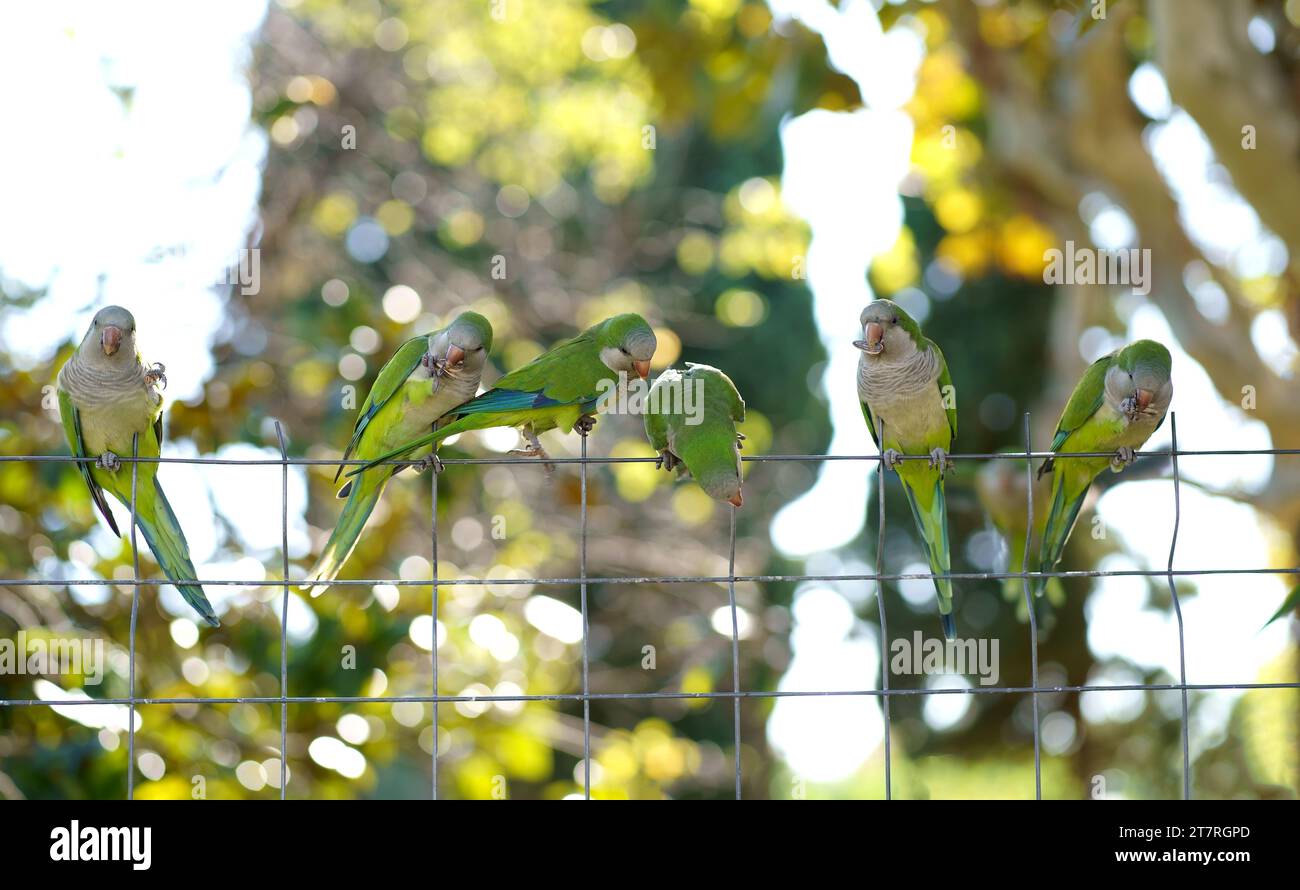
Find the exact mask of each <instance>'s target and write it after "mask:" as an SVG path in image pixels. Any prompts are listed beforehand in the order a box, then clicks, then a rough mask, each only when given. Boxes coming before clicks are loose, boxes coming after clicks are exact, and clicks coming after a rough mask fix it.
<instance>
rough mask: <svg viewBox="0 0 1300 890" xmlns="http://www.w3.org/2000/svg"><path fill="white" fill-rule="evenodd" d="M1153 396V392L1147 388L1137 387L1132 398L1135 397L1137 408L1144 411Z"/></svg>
mask: <svg viewBox="0 0 1300 890" xmlns="http://www.w3.org/2000/svg"><path fill="white" fill-rule="evenodd" d="M1154 396H1155V393H1153V392H1152V391H1151V390H1149V389H1139V390H1138V391H1137V393H1136V394H1135V395H1134V398H1136V399H1137V405H1138V409H1139V410H1141V411H1145V410H1146V409H1147V405H1150V404H1151V399H1152V398H1153V397H1154Z"/></svg>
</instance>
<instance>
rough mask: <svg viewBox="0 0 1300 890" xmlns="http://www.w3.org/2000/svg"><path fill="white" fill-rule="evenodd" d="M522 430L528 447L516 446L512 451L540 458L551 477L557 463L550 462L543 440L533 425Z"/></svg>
mask: <svg viewBox="0 0 1300 890" xmlns="http://www.w3.org/2000/svg"><path fill="white" fill-rule="evenodd" d="M520 432H521V433H522V434H523V437H524V439H526V440H527V442H528V447H527V448H515V449H513V450H511V452H510V453H511V454H517V455H519V456H520V457H535V458H537V459H539V460H540V461H542V469H543V470H545V471H546V478H547V479H550V477H551V474H552V473H554V472H555V464H553V463H551V462H550V460H549V458H550V455H549V454H547V453H546V449H545V448H543V447H542V443H541V440H540V439H538V438H537V433H535V432H533V428H532V427H531V426H526V427H524V428H523V429H522V430H520ZM584 435H585V434H584Z"/></svg>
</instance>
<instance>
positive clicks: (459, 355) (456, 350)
mask: <svg viewBox="0 0 1300 890" xmlns="http://www.w3.org/2000/svg"><path fill="white" fill-rule="evenodd" d="M464 362H465V350H463V349H461V348H460V347H459V346H448V347H447V364H449V365H451V366H452V367H453V368H459V367H460V366H461V365H462V364H464Z"/></svg>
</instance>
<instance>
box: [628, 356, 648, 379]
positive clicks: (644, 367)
mask: <svg viewBox="0 0 1300 890" xmlns="http://www.w3.org/2000/svg"><path fill="white" fill-rule="evenodd" d="M632 367H633V368H636V376H638V377H640V378H641V379H642V380H645V379H646V378H647V377H649V376H650V362H649V360H648V359H647V360H646V361H644V362H632Z"/></svg>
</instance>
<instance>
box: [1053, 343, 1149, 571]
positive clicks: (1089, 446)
mask: <svg viewBox="0 0 1300 890" xmlns="http://www.w3.org/2000/svg"><path fill="white" fill-rule="evenodd" d="M1171 368H1172V360H1171V358H1170V356H1169V350H1168V349H1166V348H1165V347H1164V346H1162V345H1161V344H1159V343H1157V342H1155V341H1154V340H1138V341H1137V342H1135V343H1130V344H1129V345H1128V346H1125V347H1124V348H1123V349H1117V350H1116V351H1114V352H1112V353H1110V354H1109V355H1106V356H1103V357H1101V358H1099V359H1097V361H1095V362H1093V363H1092V364H1091V365H1090V366H1089V367H1088V370H1087V371H1085V372H1084V374H1083V379H1081V380H1080V381H1079V385H1078V386H1076V387H1075V388H1074V393H1073V394H1072V395H1071V396H1070V400H1069V402H1067V403H1066V405H1065V412H1064V413H1063V414H1062V415H1061V420H1060V422H1059V423H1058V424H1057V426H1056V436H1055V437H1054V438H1053V439H1052V448H1051V450H1052V451H1057V452H1065V453H1070V452H1093V451H1096V452H1102V451H1104V452H1113V456H1111V457H1061V458H1048V459H1047V460H1045V461H1043V465H1042V466H1041V467H1040V468H1039V470H1038V476H1039V478H1041V477H1042V476H1043V474H1044V473H1052V474H1053V477H1052V495H1051V498H1050V499H1049V502H1048V503H1049V504H1050V507H1049V509H1048V512H1047V515H1046V516H1045V517H1044V518H1043V520H1042V524H1041V525H1039V529H1040V545H1039V551H1038V565H1037V566H1036V568H1035V569H1034V570H1035V571H1039V572H1050V571H1052V570H1053V569H1054V568H1055V567H1056V564H1057V563H1058V562H1060V560H1061V554H1062V552H1063V551H1064V550H1065V542H1066V541H1067V540H1069V537H1070V531H1071V530H1072V529H1073V528H1074V521H1075V519H1077V518H1078V516H1079V507H1081V506H1082V505H1083V499H1084V497H1085V496H1087V494H1088V488H1089V486H1091V485H1092V480H1094V479H1096V478H1097V476H1098V475H1099V474H1100V473H1101V471H1102V470H1104V469H1106V467H1107V466H1109V467H1110V468H1111V470H1113V471H1114V472H1116V473H1118V472H1120V471H1121V470H1123V469H1124V468H1125V467H1126V466H1128V465H1129V464H1130V463H1132V462H1133V460H1134V449H1136V448H1140V447H1142V445H1143V443H1145V442H1146V440H1147V439H1149V438H1150V437H1151V434H1152V433H1154V432H1155V431H1156V430H1157V429H1159V428H1160V424H1162V423H1164V421H1165V412H1166V411H1168V410H1169V403H1170V401H1171V400H1172V399H1173V396H1174V384H1173V380H1171V379H1170V372H1171ZM1045 581H1046V579H1044V578H1036V579H1034V592H1035V593H1042V592H1043V587H1044V583H1045Z"/></svg>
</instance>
